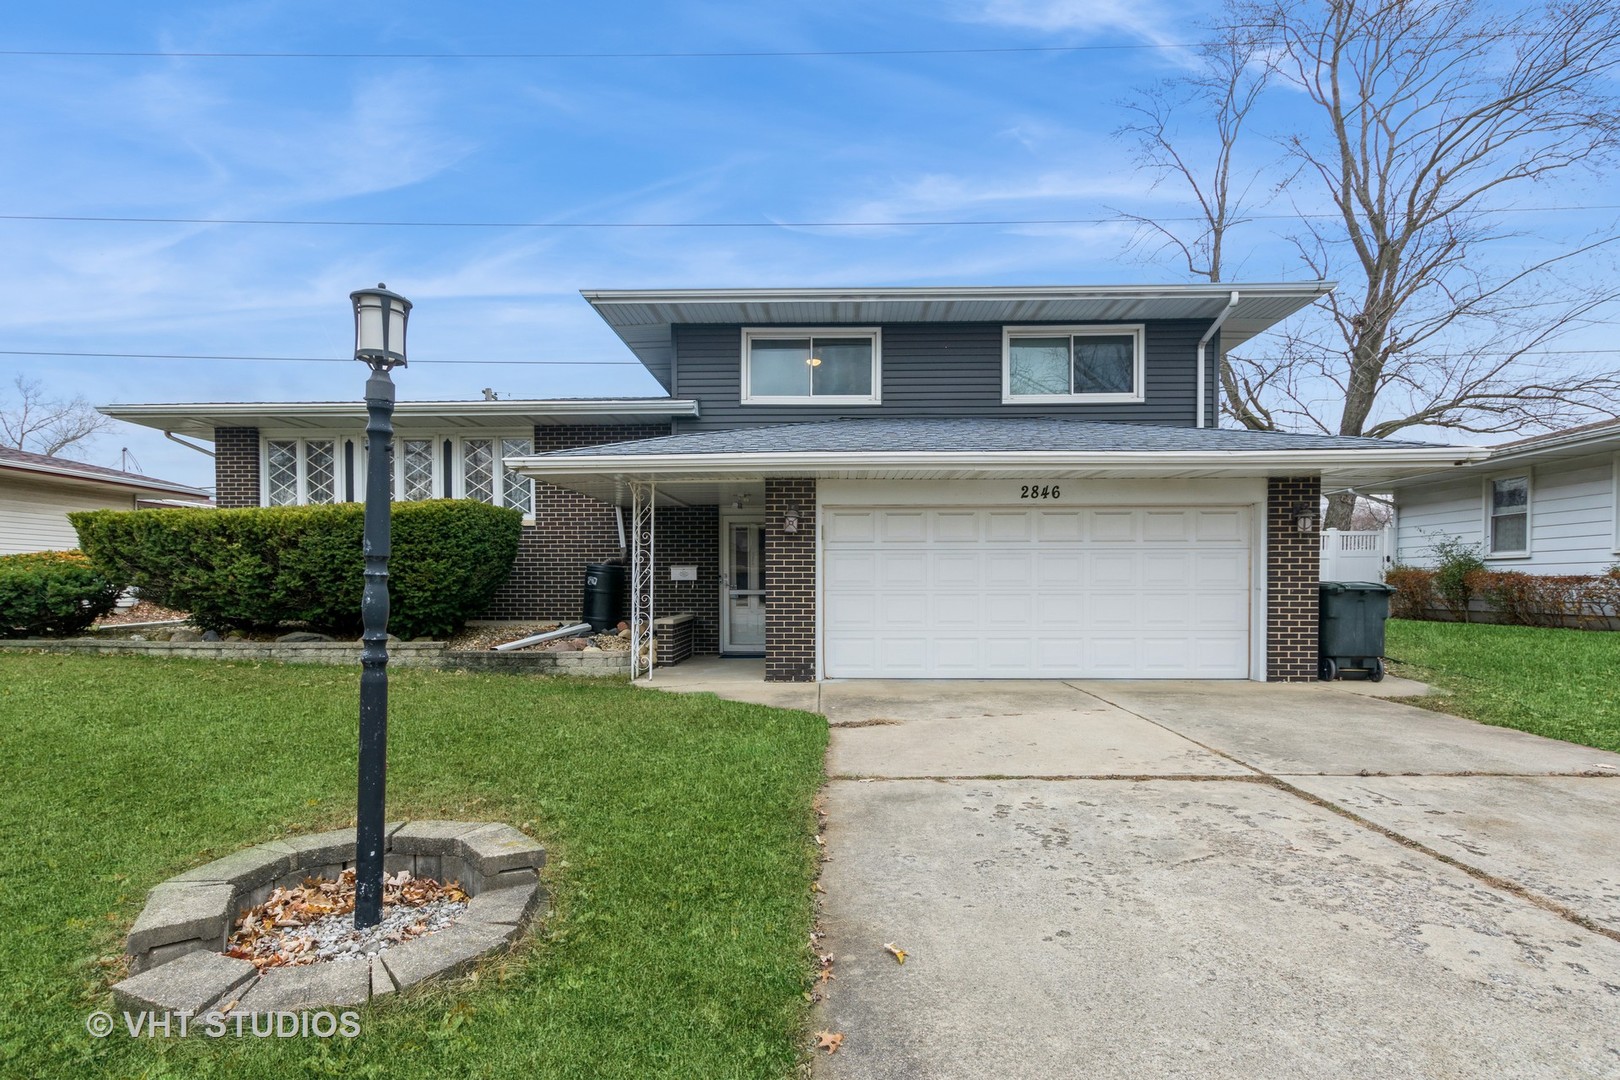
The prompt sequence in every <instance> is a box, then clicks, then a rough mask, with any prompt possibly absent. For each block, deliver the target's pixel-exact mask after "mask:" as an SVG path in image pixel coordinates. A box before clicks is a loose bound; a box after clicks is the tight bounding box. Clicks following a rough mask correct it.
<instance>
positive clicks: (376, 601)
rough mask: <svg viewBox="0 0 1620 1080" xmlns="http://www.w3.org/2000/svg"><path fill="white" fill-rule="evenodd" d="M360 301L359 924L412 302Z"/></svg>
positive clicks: (377, 881)
mask: <svg viewBox="0 0 1620 1080" xmlns="http://www.w3.org/2000/svg"><path fill="white" fill-rule="evenodd" d="M349 299H350V300H352V301H354V358H355V359H356V360H361V361H364V362H365V364H366V366H368V367H369V368H371V378H369V379H367V380H366V531H365V554H366V588H365V593H364V594H363V595H362V597H361V600H360V615H361V620H362V622H363V624H364V626H365V631H364V633H363V634H362V635H361V638H360V640H361V641H362V642H364V647H363V648H362V649H361V650H360V797H359V813H358V824H357V826H356V827H355V856H354V925H355V928H356V929H359V930H363V929H365V928H366V927H368V926H376V925H377V924H378V923H379V922H381V921H382V893H383V803H384V795H385V790H386V787H387V779H388V552H389V546H390V543H391V539H390V536H391V532H392V530H391V529H390V527H389V520H388V514H389V508H390V503H391V502H392V496H391V492H390V485H389V483H388V447H389V444H390V443H391V442H392V441H393V438H394V423H393V417H394V380H393V379H392V378H391V377H390V376H389V374H388V373H389V372H390V371H392V370H393V369H394V368H396V367H404V366H405V320H406V319H407V318H409V317H410V313H411V302H410V301H409V300H407V299H405V298H404V297H403V296H400V295H399V294H398V293H392V292H389V291H388V289H387V288H386V287H385V286H383V285H382V284H381V283H378V285H377V287H376V288H375V289H359V290H356V291H355V292H352V293H350V294H349Z"/></svg>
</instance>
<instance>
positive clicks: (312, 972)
mask: <svg viewBox="0 0 1620 1080" xmlns="http://www.w3.org/2000/svg"><path fill="white" fill-rule="evenodd" d="M424 940H427V939H424ZM242 963H247V961H245V960H244V961H242ZM252 966H253V965H252V964H248V967H252ZM370 997H371V964H369V963H367V962H366V961H364V960H349V961H346V962H343V963H336V964H304V965H302V966H300V967H277V968H270V969H268V970H267V971H265V973H264V974H263V975H261V976H259V981H258V982H256V983H254V984H253V985H252V986H251V987H249V988H248V990H247V993H245V994H243V995H242V1001H241V1004H239V1005H238V1006H237V1007H236V1009H235V1010H234V1011H236V1012H244V1013H266V1012H278V1011H280V1010H283V1009H310V1008H315V1007H317V1006H320V1005H360V1004H363V1003H364V1002H365V1001H366V1000H367V999H368V998H370Z"/></svg>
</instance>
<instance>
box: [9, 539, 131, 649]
mask: <svg viewBox="0 0 1620 1080" xmlns="http://www.w3.org/2000/svg"><path fill="white" fill-rule="evenodd" d="M123 591H124V587H123V585H122V583H121V579H120V578H118V577H116V576H115V575H110V574H108V573H106V572H104V571H102V570H101V569H99V568H98V567H95V566H93V565H91V562H90V560H89V559H88V558H86V557H85V556H84V555H82V554H81V553H79V552H77V551H39V552H32V553H30V554H27V555H0V637H35V636H37V635H40V634H50V635H60V634H76V633H79V632H80V631H81V630H84V629H86V628H88V627H89V626H90V624H91V623H93V622H95V621H96V620H97V619H99V618H101V616H103V615H105V614H107V612H109V611H111V610H112V609H113V604H114V603H115V602H116V601H117V600H118V594H119V593H121V592H123Z"/></svg>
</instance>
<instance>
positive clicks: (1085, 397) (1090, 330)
mask: <svg viewBox="0 0 1620 1080" xmlns="http://www.w3.org/2000/svg"><path fill="white" fill-rule="evenodd" d="M1002 361H1003V363H1002V395H1001V397H1002V400H1003V401H1004V402H1017V401H1098V402H1105V401H1141V400H1142V381H1143V375H1142V367H1143V360H1142V327H1141V326H1009V327H1007V328H1006V329H1005V330H1004V331H1003V334H1002Z"/></svg>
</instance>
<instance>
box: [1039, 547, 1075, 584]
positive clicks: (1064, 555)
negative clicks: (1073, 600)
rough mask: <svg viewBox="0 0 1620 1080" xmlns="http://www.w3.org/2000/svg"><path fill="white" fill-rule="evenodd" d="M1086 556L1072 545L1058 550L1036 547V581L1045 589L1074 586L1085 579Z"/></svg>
mask: <svg viewBox="0 0 1620 1080" xmlns="http://www.w3.org/2000/svg"><path fill="white" fill-rule="evenodd" d="M1085 566H1086V556H1085V553H1084V552H1081V551H1080V550H1078V549H1076V548H1073V547H1070V548H1063V549H1059V550H1056V551H1050V550H1043V549H1041V548H1036V549H1035V575H1036V581H1037V582H1038V583H1039V584H1040V586H1041V588H1043V589H1066V588H1074V587H1075V586H1078V585H1079V584H1080V583H1081V582H1082V581H1084V580H1085Z"/></svg>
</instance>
